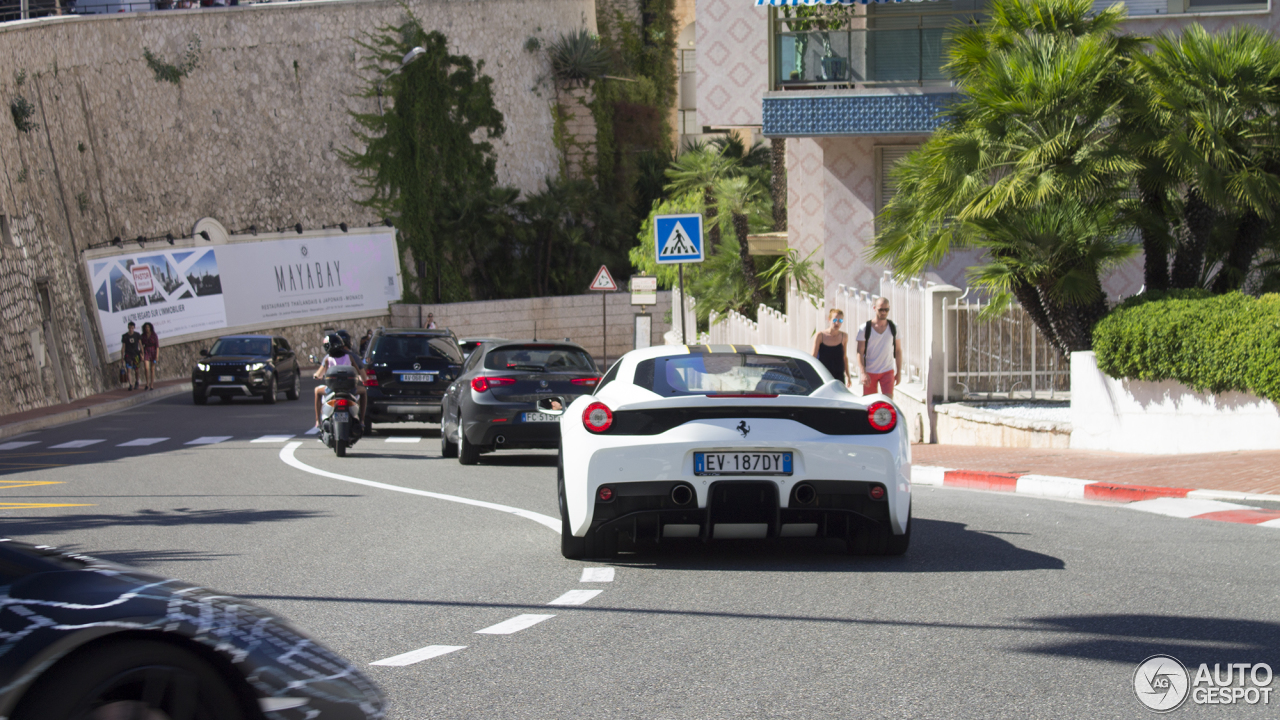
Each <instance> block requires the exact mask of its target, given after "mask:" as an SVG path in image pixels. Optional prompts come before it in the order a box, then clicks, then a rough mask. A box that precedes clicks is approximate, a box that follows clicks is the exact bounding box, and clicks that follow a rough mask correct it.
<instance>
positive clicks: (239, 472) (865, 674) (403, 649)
mask: <svg viewBox="0 0 1280 720" xmlns="http://www.w3.org/2000/svg"><path fill="white" fill-rule="evenodd" d="M303 397H304V400H302V401H301V402H288V401H285V400H283V399H282V400H281V401H280V402H279V403H278V404H276V405H274V406H267V405H262V404H259V403H257V402H248V401H237V402H234V403H231V404H219V403H216V402H215V403H211V404H210V405H209V406H207V407H193V406H192V405H191V404H190V399H189V398H187V397H186V396H177V397H172V398H168V399H164V400H161V401H158V402H155V403H152V404H149V405H144V406H139V407H136V408H132V409H129V410H126V411H123V412H120V413H117V414H114V415H108V416H104V417H101V418H97V419H93V420H89V421H86V422H81V423H76V424H72V425H67V426H63V427H60V428H53V429H49V430H42V431H39V432H36V433H31V434H29V435H25V436H22V437H17V438H8V439H6V440H5V441H3V443H0V511H2V512H0V518H2V519H0V523H3V533H4V534H5V535H8V536H11V537H16V538H19V539H22V540H26V541H30V542H39V543H45V544H50V545H58V546H62V547H69V548H73V549H76V550H79V551H82V552H87V553H90V554H95V555H98V556H100V557H104V558H108V559H112V560H115V561H119V562H124V563H129V564H132V565H136V566H139V567H142V568H145V569H147V570H149V571H152V572H156V573H161V574H166V575H171V576H174V577H178V578H182V579H184V580H188V581H191V582H196V583H200V584H204V585H208V586H211V587H214V588H217V589H219V590H222V591H225V592H229V593H232V594H236V595H240V596H242V597H246V598H250V599H252V600H253V601H255V602H257V603H259V604H261V605H263V606H265V607H268V608H270V609H272V610H274V611H276V612H279V613H281V614H283V615H285V616H286V617H289V618H290V619H292V620H293V621H294V622H295V623H296V624H297V625H298V626H299V627H302V628H303V629H305V630H307V631H309V632H310V633H312V634H313V635H314V636H315V637H316V638H317V639H319V640H320V641H322V642H323V643H325V644H326V645H328V646H330V647H332V648H333V649H335V650H337V651H338V652H340V653H342V654H343V655H345V656H346V657H348V658H350V659H351V660H353V661H355V662H357V663H359V664H363V665H369V664H370V663H374V662H377V661H381V660H385V659H387V658H392V657H395V656H397V655H401V654H404V653H408V652H410V651H414V650H419V649H422V648H427V647H431V646H438V647H439V648H462V649H456V650H451V651H449V652H447V653H445V654H441V655H438V656H435V657H430V658H428V659H425V660H421V661H419V662H415V663H412V664H408V665H400V666H373V665H369V667H368V670H369V672H370V674H371V675H372V676H373V677H374V678H375V679H376V680H377V681H378V682H379V683H380V684H381V685H382V687H383V688H384V689H385V690H386V692H387V695H388V697H389V699H390V702H391V713H390V717H392V718H396V719H398V720H409V719H412V720H417V719H419V718H588V717H590V718H689V717H693V718H826V717H837V716H839V717H859V718H862V717H866V718H880V717H884V718H1019V719H1022V718H1135V717H1138V718H1140V717H1147V716H1154V714H1153V713H1151V712H1150V711H1148V710H1147V709H1145V708H1144V707H1143V706H1141V705H1140V704H1139V703H1138V700H1137V699H1136V698H1135V696H1134V692H1133V689H1132V683H1133V674H1134V670H1135V668H1136V666H1137V664H1138V663H1139V662H1140V661H1141V660H1143V659H1144V658H1146V657H1148V656H1150V655H1154V654H1159V653H1165V654H1170V655H1173V656H1175V657H1177V658H1178V659H1180V660H1181V661H1182V662H1183V663H1184V664H1186V665H1187V666H1188V667H1189V668H1191V669H1192V671H1193V673H1194V669H1195V667H1196V666H1197V665H1198V664H1199V663H1202V662H1205V663H1209V665H1210V667H1212V666H1213V664H1214V663H1220V664H1226V663H1242V662H1244V663H1259V662H1267V663H1270V665H1271V666H1272V667H1273V668H1275V669H1276V670H1277V671H1280V584H1278V583H1277V581H1276V577H1277V569H1278V568H1277V564H1278V563H1277V557H1278V555H1280V554H1278V553H1277V549H1278V548H1280V532H1278V531H1276V530H1274V529H1267V528H1259V527H1255V526H1252V525H1239V524H1231V523H1221V522H1212V521H1206V520H1184V519H1178V518H1170V517H1164V516H1157V515H1148V514H1144V513H1139V512H1134V511H1132V510H1127V509H1125V508H1124V507H1122V506H1115V505H1102V504H1091V503H1075V502H1061V501H1051V500H1042V499H1036V498H1027V497H1019V496H1014V495H1000V494H993V493H980V492H970V491H965V490H954V489H943V488H928V487H918V488H917V489H916V492H915V501H914V508H913V510H914V515H915V523H916V525H915V529H914V531H913V539H912V547H911V550H910V552H909V553H908V554H907V555H906V556H905V557H902V558H854V557H848V556H846V555H844V554H843V552H842V546H841V544H840V543H835V542H833V543H831V544H829V545H812V544H808V545H805V544H801V545H795V546H775V545H769V544H761V543H752V542H743V543H741V544H728V545H726V544H721V545H715V546H710V547H696V548H693V549H683V550H678V551H669V552H662V553H653V554H643V555H624V556H622V557H621V558H619V560H618V561H616V562H613V563H600V562H576V561H569V560H565V559H563V558H561V557H560V554H559V544H558V543H559V540H558V536H557V534H556V532H554V531H553V530H551V529H549V528H547V527H546V526H544V525H543V524H540V523H539V522H538V517H537V516H538V515H539V514H540V515H543V516H550V517H553V518H554V517H558V515H557V510H556V498H555V457H554V454H551V453H515V452H508V453H499V454H497V455H489V456H485V457H484V459H483V460H482V464H481V465H480V466H478V467H462V466H460V465H458V464H457V462H456V461H453V460H444V459H442V458H440V456H439V433H438V430H437V428H436V426H431V425H406V426H399V427H398V428H395V429H393V430H391V431H390V433H386V434H383V435H379V436H375V437H372V438H365V439H364V440H362V441H361V442H360V443H359V444H358V445H356V446H355V447H354V448H353V449H352V451H351V453H350V454H349V456H348V457H346V458H343V459H339V458H336V457H335V456H334V455H333V453H332V452H331V451H329V450H327V449H326V448H324V447H323V446H321V445H320V443H318V442H317V441H316V440H315V439H314V437H313V436H307V435H304V433H305V431H306V430H307V429H308V428H310V427H311V424H312V417H311V414H312V410H311V406H310V404H309V402H308V401H309V399H310V393H309V392H308V393H306V394H304V396H303ZM267 436H275V437H267ZM285 436H291V437H288V438H286V437H285ZM156 438H164V439H160V440H156V441H155V442H152V443H151V444H131V445H125V446H123V447H122V446H121V444H122V443H131V442H134V441H137V440H139V439H153V440H154V439H156ZM197 438H207V439H208V438H213V439H217V438H226V439H222V440H219V441H217V442H212V441H210V440H206V441H205V443H204V444H187V443H189V442H191V441H193V440H196V439H197ZM414 439H418V440H417V441H416V442H413V440H414ZM89 440H99V441H100V442H95V443H88V444H86V443H87V441H89ZM255 440H259V441H255ZM396 440H401V441H407V442H401V441H396ZM15 443H30V444H28V445H20V446H19V445H15ZM66 443H72V445H73V446H72V447H63V448H54V447H53V446H55V445H61V444H66ZM293 443H300V444H299V445H297V446H296V447H295V446H294V445H293ZM76 445H78V446H79V447H76ZM290 462H292V463H293V464H290ZM303 467H308V468H313V469H315V470H318V471H321V472H327V473H330V474H337V475H340V476H344V477H345V478H348V479H340V478H335V477H331V476H327V475H323V474H316V473H315V472H310V471H307V470H305V469H303ZM352 480H364V481H373V482H376V483H382V484H384V485H388V486H394V487H371V486H369V485H363V484H358V483H357V482H353V481H352ZM394 488H401V489H407V490H410V491H420V492H425V493H428V495H424V494H412V493H406V492H403V491H401V490H397V489H394ZM430 493H435V494H442V495H448V496H453V497H457V498H466V499H471V500H478V501H484V502H486V503H493V504H498V505H501V506H508V507H510V508H518V509H521V510H524V511H529V512H528V513H526V514H525V515H516V514H512V513H511V512H508V511H503V510H501V509H493V508H490V507H483V506H476V505H467V504H462V503H459V502H455V501H451V500H447V499H440V498H438V497H433V496H430V495H429V494H430ZM606 567H607V568H612V569H613V571H614V572H613V579H612V581H610V582H583V581H582V580H583V570H584V568H606ZM571 591H600V592H599V593H598V594H596V595H594V596H592V597H589V598H586V599H585V600H584V597H583V594H582V593H576V594H575V595H576V597H575V595H570V598H569V599H568V600H566V601H562V602H573V601H582V602H583V604H579V605H549V604H548V603H551V602H552V601H556V600H557V599H558V598H561V597H562V596H564V595H565V594H566V593H570V592H571ZM588 594H589V593H588ZM526 615H532V616H548V615H549V616H551V617H548V618H541V619H539V618H530V619H529V621H530V622H532V621H534V620H537V622H536V624H532V625H530V626H528V627H525V628H524V629H520V630H518V631H515V632H512V633H509V634H492V633H477V631H478V630H483V629H486V628H491V627H493V626H495V625H499V624H500V623H503V622H504V621H508V620H511V619H512V618H516V617H518V616H526ZM434 652H442V650H441V649H438V650H436V651H434ZM423 654H426V655H430V654H432V652H425V653H423ZM1271 687H1273V688H1280V680H1278V681H1273V683H1272V686H1271ZM1278 694H1280V693H1278ZM1173 715H1174V716H1186V717H1212V718H1235V717H1270V718H1275V717H1280V697H1273V698H1272V699H1271V703H1270V704H1269V705H1267V706H1262V705H1260V704H1259V705H1253V706H1247V705H1234V706H1228V707H1224V706H1212V707H1198V706H1192V705H1191V704H1190V703H1188V704H1187V705H1185V706H1183V707H1182V708H1181V709H1179V710H1177V711H1175V712H1174V713H1173Z"/></svg>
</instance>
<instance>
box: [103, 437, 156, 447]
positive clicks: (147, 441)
mask: <svg viewBox="0 0 1280 720" xmlns="http://www.w3.org/2000/svg"><path fill="white" fill-rule="evenodd" d="M168 439H169V438H138V439H137V440H130V441H129V442H122V443H120V444H119V445H116V447H146V446H148V445H155V444H157V443H162V442H164V441H165V440H168Z"/></svg>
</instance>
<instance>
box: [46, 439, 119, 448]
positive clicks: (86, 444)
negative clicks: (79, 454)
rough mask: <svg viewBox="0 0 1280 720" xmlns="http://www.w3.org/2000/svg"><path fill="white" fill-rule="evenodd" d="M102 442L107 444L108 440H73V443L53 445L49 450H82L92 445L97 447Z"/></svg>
mask: <svg viewBox="0 0 1280 720" xmlns="http://www.w3.org/2000/svg"><path fill="white" fill-rule="evenodd" d="M100 442H106V440H72V441H71V442H64V443H62V444H61V445H51V446H50V447H49V449H50V450H62V449H64V448H82V447H89V446H90V445H97V444H98V443H100Z"/></svg>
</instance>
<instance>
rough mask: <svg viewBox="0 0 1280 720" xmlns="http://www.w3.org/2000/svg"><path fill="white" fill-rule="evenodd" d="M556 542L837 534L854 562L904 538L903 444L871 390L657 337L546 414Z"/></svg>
mask: <svg viewBox="0 0 1280 720" xmlns="http://www.w3.org/2000/svg"><path fill="white" fill-rule="evenodd" d="M539 406H540V407H541V408H543V409H544V411H546V412H552V413H556V414H560V413H563V415H562V417H561V419H560V461H559V473H558V479H559V482H558V489H559V493H560V517H561V550H562V552H563V553H564V556H565V557H568V558H582V557H610V556H612V555H614V554H615V553H616V552H617V550H618V547H619V542H620V541H626V542H630V543H634V544H636V545H646V544H660V543H662V542H664V541H669V540H672V539H676V538H685V539H689V538H695V539H701V540H722V539H732V538H736V539H743V538H802V537H817V538H839V539H842V540H844V541H845V542H846V543H847V546H848V548H849V551H850V552H851V553H854V554H859V555H900V554H902V553H904V552H906V550H907V545H908V544H909V542H910V539H911V446H910V443H909V442H908V439H907V433H906V428H905V427H903V424H902V423H900V422H899V421H898V410H897V408H896V407H895V406H894V405H893V403H892V401H890V400H889V398H887V397H885V396H884V395H868V396H866V397H859V396H856V395H854V394H852V393H851V392H849V390H848V389H847V388H846V387H845V386H844V384H843V383H842V382H840V381H837V380H835V379H833V378H832V377H831V374H830V373H829V372H827V370H826V368H824V367H823V366H822V365H821V364H820V363H819V362H817V360H816V359H815V358H813V357H811V356H809V355H806V354H804V353H801V352H798V351H795V350H791V349H789V348H783V347H773V346H747V345H688V346H686V345H667V346H660V347H652V348H646V349H643V350H635V351H632V352H629V353H627V354H626V355H623V356H622V358H620V359H619V360H618V361H617V362H616V363H615V364H614V365H613V367H612V368H610V369H609V372H608V373H606V374H605V376H604V378H603V379H601V381H600V384H599V385H598V386H597V387H596V389H595V392H594V394H592V395H584V396H582V397H580V398H578V399H577V400H575V401H573V403H572V404H571V405H569V406H568V407H564V408H563V409H562V408H561V406H560V404H559V403H558V402H556V401H555V400H554V399H547V400H544V401H542V402H541V403H540V405H539Z"/></svg>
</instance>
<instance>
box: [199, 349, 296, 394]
mask: <svg viewBox="0 0 1280 720" xmlns="http://www.w3.org/2000/svg"><path fill="white" fill-rule="evenodd" d="M280 392H283V393H284V394H285V397H287V398H289V399H290V400H297V399H298V398H299V397H300V396H301V394H302V377H301V373H300V372H299V371H298V357H297V355H295V354H294V352H293V349H292V348H290V347H289V341H287V340H285V339H284V338H282V337H272V336H270V335H228V336H226V337H220V338H218V340H217V342H215V343H214V344H213V348H212V349H210V350H201V351H200V362H198V363H196V366H195V367H194V368H192V369H191V400H192V402H194V403H195V404H197V405H203V404H205V403H206V402H208V400H209V398H210V397H211V396H217V397H219V398H222V400H223V401H224V402H225V401H228V400H230V399H231V398H233V397H237V396H245V397H252V396H257V397H261V398H262V401H263V402H265V403H273V402H275V401H276V394H277V393H280Z"/></svg>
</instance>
